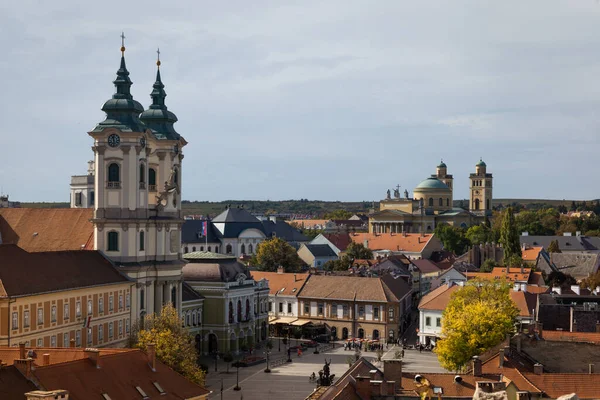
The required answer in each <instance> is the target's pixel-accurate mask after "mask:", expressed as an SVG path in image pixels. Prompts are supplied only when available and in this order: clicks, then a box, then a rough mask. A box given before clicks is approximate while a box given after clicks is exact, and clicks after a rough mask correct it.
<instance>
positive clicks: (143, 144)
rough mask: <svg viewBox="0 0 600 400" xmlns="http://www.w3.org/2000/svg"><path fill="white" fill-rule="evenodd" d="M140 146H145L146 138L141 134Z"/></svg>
mask: <svg viewBox="0 0 600 400" xmlns="http://www.w3.org/2000/svg"><path fill="white" fill-rule="evenodd" d="M140 146H142V148H144V147H146V138H145V137H143V136H142V137H141V138H140Z"/></svg>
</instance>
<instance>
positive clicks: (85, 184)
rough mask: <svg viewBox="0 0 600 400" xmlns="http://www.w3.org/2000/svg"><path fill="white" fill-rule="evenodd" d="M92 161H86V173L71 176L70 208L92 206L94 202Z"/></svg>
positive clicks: (94, 172) (94, 171)
mask: <svg viewBox="0 0 600 400" xmlns="http://www.w3.org/2000/svg"><path fill="white" fill-rule="evenodd" d="M95 174H96V170H95V168H94V161H88V173H87V175H73V176H71V208H92V207H94V203H95V189H94V183H95V181H96V178H95Z"/></svg>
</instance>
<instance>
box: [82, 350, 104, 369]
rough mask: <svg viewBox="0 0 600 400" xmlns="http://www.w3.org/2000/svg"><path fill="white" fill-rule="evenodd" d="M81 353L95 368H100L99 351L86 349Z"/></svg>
mask: <svg viewBox="0 0 600 400" xmlns="http://www.w3.org/2000/svg"><path fill="white" fill-rule="evenodd" d="M83 352H84V354H85V355H86V356H87V358H89V359H90V361H91V362H92V364H94V366H95V367H96V368H98V369H99V368H101V366H102V364H101V362H100V350H98V349H93V348H87V349H85V350H84V351H83Z"/></svg>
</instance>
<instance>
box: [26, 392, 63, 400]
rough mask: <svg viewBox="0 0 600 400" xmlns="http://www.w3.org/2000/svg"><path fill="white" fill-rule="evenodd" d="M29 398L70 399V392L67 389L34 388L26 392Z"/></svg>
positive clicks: (45, 399) (31, 399) (39, 399)
mask: <svg viewBox="0 0 600 400" xmlns="http://www.w3.org/2000/svg"><path fill="white" fill-rule="evenodd" d="M25 398H26V399H27V400H69V392H68V391H66V390H49V391H46V390H34V391H33V392H27V393H25Z"/></svg>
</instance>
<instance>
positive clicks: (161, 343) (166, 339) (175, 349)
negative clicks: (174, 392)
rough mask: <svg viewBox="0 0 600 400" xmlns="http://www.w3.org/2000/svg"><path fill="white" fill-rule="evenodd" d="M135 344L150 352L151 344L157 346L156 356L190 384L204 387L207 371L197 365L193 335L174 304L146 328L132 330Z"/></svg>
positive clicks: (149, 320) (151, 319) (152, 318)
mask: <svg viewBox="0 0 600 400" xmlns="http://www.w3.org/2000/svg"><path fill="white" fill-rule="evenodd" d="M131 340H132V342H133V343H132V344H133V345H134V346H135V347H138V348H140V349H142V350H144V351H147V349H148V344H150V343H154V344H155V346H156V357H157V358H158V359H159V360H160V361H162V362H163V363H165V364H166V365H167V366H169V367H170V368H172V369H174V370H175V371H177V372H178V373H180V374H181V375H183V376H185V377H186V378H187V379H189V380H190V381H192V382H194V383H197V384H199V385H204V371H202V369H200V367H199V366H198V365H197V364H196V361H197V353H196V349H195V348H194V344H193V343H194V340H193V337H192V335H191V334H190V333H189V332H188V331H187V329H185V328H184V327H183V320H182V319H181V318H180V317H179V315H178V314H177V310H176V309H175V308H173V306H172V305H171V303H168V304H167V305H166V306H164V307H163V308H162V310H161V312H160V315H157V314H150V315H148V316H147V317H146V318H145V321H144V326H142V327H139V328H135V331H134V329H132V336H131Z"/></svg>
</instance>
